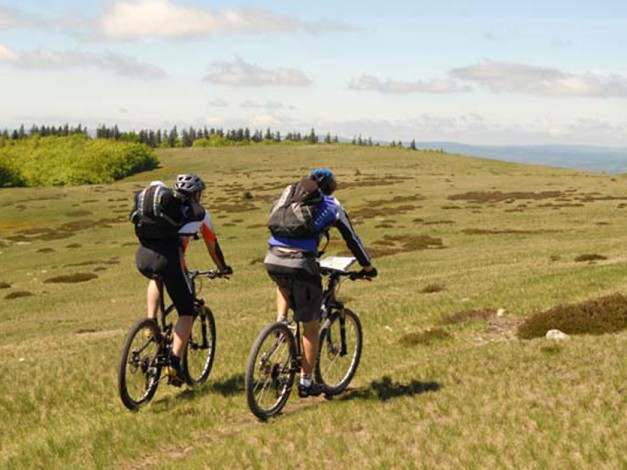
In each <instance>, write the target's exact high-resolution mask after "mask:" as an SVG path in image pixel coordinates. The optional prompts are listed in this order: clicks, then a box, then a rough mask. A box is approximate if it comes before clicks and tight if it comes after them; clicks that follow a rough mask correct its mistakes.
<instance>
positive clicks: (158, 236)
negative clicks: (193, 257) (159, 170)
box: [131, 185, 185, 242]
mask: <svg viewBox="0 0 627 470" xmlns="http://www.w3.org/2000/svg"><path fill="white" fill-rule="evenodd" d="M184 204H185V197H184V196H183V195H182V194H179V193H177V192H176V191H173V190H172V189H170V188H168V187H166V186H163V185H151V186H148V187H147V188H146V189H144V190H142V191H140V192H138V193H137V194H135V207H134V209H133V212H132V213H131V222H133V224H134V225H135V234H136V235H137V237H138V238H139V239H140V241H142V242H145V241H153V240H156V241H177V240H178V231H179V229H180V228H181V226H182V215H183V213H182V206H183V205H184Z"/></svg>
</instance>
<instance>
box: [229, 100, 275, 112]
mask: <svg viewBox="0 0 627 470" xmlns="http://www.w3.org/2000/svg"><path fill="white" fill-rule="evenodd" d="M240 108H264V109H273V110H276V109H283V108H285V106H284V105H283V103H281V102H280V101H272V100H269V101H266V102H265V103H259V102H257V101H254V100H246V101H244V102H243V103H242V104H240Z"/></svg>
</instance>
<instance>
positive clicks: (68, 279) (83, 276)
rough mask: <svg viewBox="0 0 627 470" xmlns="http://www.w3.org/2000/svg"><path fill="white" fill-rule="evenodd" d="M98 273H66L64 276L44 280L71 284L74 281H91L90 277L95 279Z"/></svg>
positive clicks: (47, 282) (48, 282)
mask: <svg viewBox="0 0 627 470" xmlns="http://www.w3.org/2000/svg"><path fill="white" fill-rule="evenodd" d="M97 278H98V275H97V274H94V273H75V274H66V275H64V276H55V277H51V278H48V279H46V280H45V281H44V283H46V284H50V283H66V284H68V283H69V284H72V283H76V282H86V281H91V280H92V279H97Z"/></svg>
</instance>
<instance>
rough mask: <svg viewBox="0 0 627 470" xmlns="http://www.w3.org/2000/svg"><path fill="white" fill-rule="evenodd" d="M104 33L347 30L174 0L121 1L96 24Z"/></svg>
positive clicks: (261, 10)
mask: <svg viewBox="0 0 627 470" xmlns="http://www.w3.org/2000/svg"><path fill="white" fill-rule="evenodd" d="M97 24H98V26H97V28H98V30H99V32H100V33H101V34H103V35H105V36H106V37H109V38H112V39H119V40H129V39H139V38H146V37H166V38H182V37H194V36H205V35H212V34H224V33H266V32H271V33H277V32H278V33H285V32H295V31H308V32H313V33H316V32H326V31H348V30H352V29H353V28H352V27H350V26H349V25H346V24H344V23H340V22H335V21H317V22H306V21H302V20H300V19H298V18H295V17H291V16H285V15H278V14H276V13H273V12H271V11H268V10H266V9H264V8H240V9H235V10H220V11H212V10H210V9H208V8H203V7H195V6H186V5H182V4H179V3H177V2H176V1H173V0H118V1H115V2H114V3H113V4H112V5H111V6H110V7H109V8H108V9H107V10H105V11H104V13H103V15H102V16H101V17H100V18H99V19H98V22H97Z"/></svg>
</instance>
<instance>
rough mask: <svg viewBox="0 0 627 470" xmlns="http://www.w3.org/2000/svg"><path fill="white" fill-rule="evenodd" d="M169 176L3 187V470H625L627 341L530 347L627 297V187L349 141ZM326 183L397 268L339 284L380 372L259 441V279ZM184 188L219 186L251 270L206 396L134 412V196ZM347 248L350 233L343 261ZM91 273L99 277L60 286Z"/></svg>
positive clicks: (201, 153) (263, 317) (198, 259)
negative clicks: (302, 192)
mask: <svg viewBox="0 0 627 470" xmlns="http://www.w3.org/2000/svg"><path fill="white" fill-rule="evenodd" d="M159 158H160V160H161V162H162V165H163V166H162V168H160V169H158V170H154V171H151V172H147V173H142V174H137V175H134V176H133V177H130V178H127V179H124V180H121V181H119V182H116V183H113V184H111V185H93V186H81V187H66V188H41V189H25V188H15V189H3V190H0V263H1V266H2V270H1V271H0V287H1V288H2V289H0V298H1V301H0V331H1V332H2V333H1V334H0V351H2V356H3V359H4V360H3V367H2V370H3V376H2V379H1V380H0V422H2V423H3V426H2V431H0V433H1V435H2V439H0V468H12V469H13V468H33V467H36V468H244V467H247V468H277V465H278V466H280V467H288V468H320V467H322V466H324V467H335V468H349V467H350V468H359V467H366V468H382V467H383V468H410V467H428V468H433V467H442V468H491V467H514V468H529V467H540V468H544V467H550V468H556V467H560V468H570V467H576V468H581V467H592V466H601V467H606V468H625V466H627V458H626V457H625V449H626V448H627V434H626V433H625V432H624V430H625V428H627V414H626V413H625V409H626V405H627V383H626V381H625V380H626V377H627V361H626V359H625V358H626V357H627V331H622V332H620V333H615V334H605V335H578V336H572V337H571V339H570V341H565V342H559V343H558V342H553V341H550V340H546V339H544V338H541V339H534V340H520V339H518V338H517V336H516V329H517V327H518V325H519V324H520V323H521V321H522V320H523V319H524V318H526V317H529V316H530V315H532V314H534V313H536V312H539V311H544V310H547V309H551V308H553V307H556V306H558V305H560V304H565V303H576V302H582V301H585V300H588V299H595V298H598V297H601V296H605V295H608V294H612V293H616V292H624V291H625V282H626V281H625V279H626V278H627V264H626V261H627V255H625V246H626V245H627V232H626V231H625V223H624V219H625V214H626V212H625V211H627V184H626V182H627V181H626V180H625V178H624V177H621V176H610V175H602V174H592V173H581V172H575V171H569V170H560V169H552V168H547V167H539V166H525V165H519V164H512V163H505V162H498V161H493V160H483V159H476V158H463V157H453V156H449V155H445V154H440V153H428V152H424V153H423V152H412V151H408V150H404V149H382V148H363V147H352V146H342V145H338V146H332V145H324V146H306V147H285V146H268V147H259V148H255V149H249V148H228V149H227V148H224V149H185V150H169V151H160V152H159ZM320 166H327V167H330V168H332V169H333V170H334V171H335V172H336V173H337V175H338V179H339V181H340V189H339V190H338V192H337V196H338V198H339V199H340V200H341V201H342V203H343V205H344V206H345V207H346V208H347V209H348V211H349V213H350V214H351V217H352V220H353V222H354V225H355V226H356V229H357V231H358V233H359V234H360V236H361V238H362V240H363V241H364V243H365V244H366V246H367V247H369V248H370V250H371V252H372V254H373V255H374V258H375V265H376V266H377V268H379V272H380V277H379V278H377V279H376V280H375V281H373V282H371V283H367V282H355V283H345V284H344V285H343V287H342V289H341V297H342V298H343V299H344V300H345V301H346V302H347V304H348V305H349V306H350V307H351V308H352V309H354V310H355V311H357V312H358V313H359V314H360V316H361V319H362V323H363V325H364V341H365V345H364V353H363V356H362V362H361V364H360V367H359V369H358V371H357V374H356V376H355V379H354V380H353V382H352V384H351V387H350V389H349V390H348V391H347V392H345V393H344V394H343V395H342V396H340V397H337V398H336V399H334V400H332V401H325V400H324V399H323V398H319V399H308V400H301V399H299V398H298V397H297V396H296V394H294V395H293V396H292V397H291V399H290V401H289V402H288V404H287V406H286V408H285V412H284V414H283V415H282V416H280V417H278V418H277V419H274V420H271V421H270V422H269V423H267V424H262V423H259V422H258V421H257V420H256V419H254V417H253V416H252V414H250V412H249V411H248V409H247V406H246V400H245V397H244V392H243V374H244V368H245V363H246V358H247V356H248V352H249V350H250V347H251V346H252V343H253V341H254V339H255V337H256V335H257V333H258V332H259V331H260V330H261V328H262V327H263V326H264V325H265V324H267V323H268V322H270V321H271V320H272V319H273V317H274V307H273V284H272V283H271V281H270V280H269V278H268V277H267V275H266V274H265V271H264V269H263V266H262V264H261V263H260V261H261V259H262V257H263V255H264V253H265V242H266V237H267V232H266V229H265V222H266V217H267V212H268V207H269V201H270V200H271V199H272V198H273V197H274V196H276V195H277V194H278V193H279V191H280V189H281V188H282V187H284V185H285V184H286V183H288V182H291V181H293V180H295V179H296V178H298V177H300V176H301V175H304V174H306V172H307V171H309V169H311V168H313V167H320ZM183 171H193V172H197V173H198V174H200V175H201V176H202V177H203V178H204V179H205V180H206V181H207V182H208V186H209V188H210V189H209V190H208V191H207V194H206V195H205V196H204V203H205V204H206V206H207V207H208V208H209V209H210V210H211V212H212V215H213V218H214V221H215V224H216V227H217V230H218V236H219V239H220V242H221V245H222V247H223V249H224V252H225V255H226V258H227V260H228V262H229V263H230V264H231V265H232V266H233V267H234V269H235V275H234V277H233V278H232V279H231V280H230V281H228V282H227V281H223V280H216V281H213V282H211V283H207V284H206V285H205V288H204V291H203V295H204V296H205V298H206V299H207V300H208V301H209V303H210V304H211V305H212V307H213V309H214V311H215V312H216V320H217V328H218V346H217V347H218V349H217V356H216V363H215V365H214V369H213V372H212V374H211V376H210V378H209V381H208V383H207V384H205V386H204V387H202V388H200V389H198V390H179V389H174V388H172V387H168V386H167V385H165V384H163V385H162V386H161V387H160V388H159V391H158V392H157V396H156V397H155V400H154V401H153V402H152V403H151V404H150V405H149V406H148V407H146V408H144V409H142V410H141V411H140V412H139V413H130V412H128V411H127V410H126V409H125V408H124V407H123V406H122V404H121V402H120V400H119V398H118V396H117V389H116V373H117V366H118V361H119V355H120V352H121V347H122V342H123V340H124V335H125V333H126V331H127V329H128V328H129V327H130V326H131V325H132V323H133V322H134V321H135V320H136V319H138V318H140V317H141V316H142V315H144V311H145V284H146V283H145V280H144V279H143V278H142V277H141V275H140V274H139V273H137V271H136V270H135V267H134V252H135V248H136V240H135V237H134V235H133V231H132V227H131V225H130V224H129V223H128V222H127V216H128V213H129V211H130V202H131V198H132V193H133V191H136V190H138V189H139V188H141V187H142V186H144V185H145V184H146V183H147V182H148V181H150V180H153V179H161V180H164V181H172V180H173V178H174V177H175V175H176V174H177V173H179V172H183ZM246 192H250V193H251V194H252V198H244V193H246ZM421 236H429V237H432V238H434V239H436V240H439V243H432V244H430V245H429V246H428V247H425V244H424V243H422V242H421V240H424V238H420V237H421ZM344 251H345V250H344V248H343V246H342V243H341V241H340V237H339V234H338V233H337V232H336V233H335V234H334V240H333V242H332V245H331V250H330V252H331V253H332V254H338V253H343V252H344ZM188 252H189V255H188V260H189V265H190V266H191V267H198V268H204V267H208V265H209V257H208V255H207V254H206V252H205V250H204V248H203V246H202V243H198V244H195V245H192V246H191V247H190V249H189V250H188ZM582 255H599V256H603V257H605V259H598V260H596V261H575V259H576V258H579V257H581V256H582ZM579 259H581V258H579ZM583 259H590V257H584V258H583ZM592 259H594V258H592ZM80 273H86V274H95V275H96V276H97V278H95V279H91V280H88V281H85V282H77V283H55V282H46V281H49V280H50V279H51V278H55V277H58V276H61V275H77V274H80ZM76 277H77V279H80V276H76ZM85 277H87V276H85ZM499 309H502V310H501V312H500V313H501V315H496V314H495V313H494V312H496V311H497V310H499ZM503 311H504V312H503ZM304 445H307V446H308V449H307V451H305V450H303V446H304Z"/></svg>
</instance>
